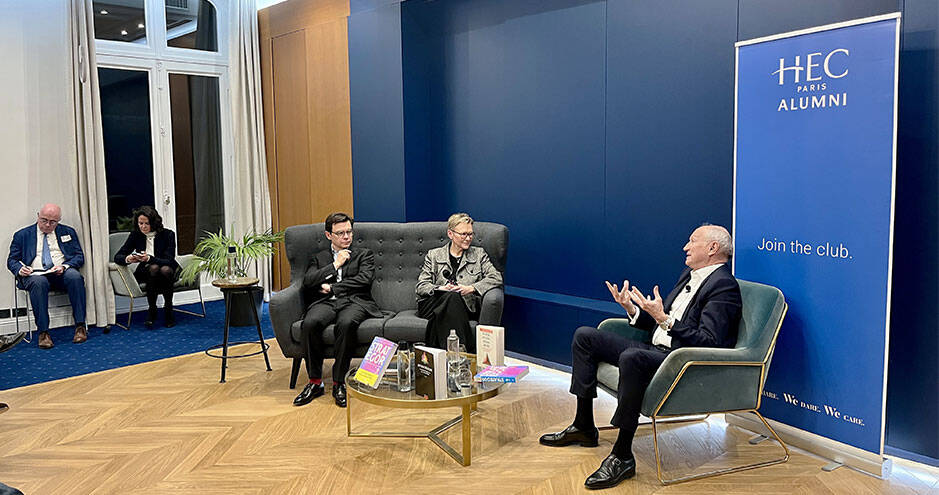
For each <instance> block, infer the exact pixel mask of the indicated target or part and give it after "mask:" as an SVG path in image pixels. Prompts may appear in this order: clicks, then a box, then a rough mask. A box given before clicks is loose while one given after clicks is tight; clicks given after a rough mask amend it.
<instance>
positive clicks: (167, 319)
mask: <svg viewBox="0 0 939 495" xmlns="http://www.w3.org/2000/svg"><path fill="white" fill-rule="evenodd" d="M163 325H164V326H165V327H166V328H173V327H175V326H176V317H175V316H173V313H172V312H169V313H166V315H165V316H164V317H163Z"/></svg>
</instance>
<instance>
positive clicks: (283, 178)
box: [271, 31, 313, 286]
mask: <svg viewBox="0 0 939 495" xmlns="http://www.w3.org/2000/svg"><path fill="white" fill-rule="evenodd" d="M271 52H272V53H271V55H272V73H273V88H274V93H273V95H274V101H273V103H274V105H273V108H274V149H275V152H274V163H275V167H274V168H275V170H274V176H275V181H276V184H277V189H276V194H272V201H273V202H274V205H273V206H274V208H276V210H277V220H278V222H279V225H278V226H277V228H278V229H283V228H286V227H288V226H290V225H296V224H301V223H306V222H308V221H309V219H310V214H311V212H312V209H313V208H312V197H311V195H310V181H311V177H312V174H313V171H312V170H311V168H310V150H309V141H308V136H309V128H310V126H309V116H308V115H307V84H306V82H307V81H306V70H305V64H304V61H305V60H306V40H305V37H304V33H303V31H297V32H294V33H291V34H287V35H284V36H280V37H277V38H274V39H273V42H272V44H271ZM277 261H278V265H279V273H280V274H281V280H280V281H281V286H283V285H284V282H285V281H289V274H290V267H289V266H288V265H287V260H286V258H285V257H284V256H280V257H279V259H278V260H277Z"/></svg>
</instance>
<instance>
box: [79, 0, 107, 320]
mask: <svg viewBox="0 0 939 495" xmlns="http://www.w3.org/2000/svg"><path fill="white" fill-rule="evenodd" d="M92 12H93V10H92V0H71V12H70V15H69V19H70V21H71V23H70V27H71V29H70V36H69V39H70V40H71V47H70V48H71V53H72V74H73V75H74V78H73V89H74V91H73V94H74V101H73V104H74V109H75V142H76V144H77V156H76V163H77V167H76V169H75V173H76V177H75V184H76V187H77V191H76V192H77V196H78V215H79V218H80V224H81V228H80V229H78V233H79V235H80V236H81V243H82V246H83V249H84V251H85V290H86V292H87V294H88V303H87V308H86V311H87V313H88V315H87V318H88V322H89V324H94V325H98V326H103V325H110V324H113V323H114V291H113V290H112V287H111V280H110V278H109V277H108V261H110V260H109V259H108V254H109V244H108V204H107V197H108V192H107V179H106V177H105V170H104V140H103V138H102V135H101V98H100V96H99V94H98V66H97V63H96V62H95V39H94V16H93V15H92Z"/></svg>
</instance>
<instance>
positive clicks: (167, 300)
mask: <svg viewBox="0 0 939 495" xmlns="http://www.w3.org/2000/svg"><path fill="white" fill-rule="evenodd" d="M134 278H136V279H137V281H138V282H143V283H145V284H147V303H148V304H149V305H150V311H151V312H153V311H156V301H157V296H159V295H160V294H163V309H165V310H166V311H167V312H169V311H171V310H172V309H173V284H174V283H176V270H175V269H174V268H173V267H171V266H166V265H162V266H161V265H157V264H150V265H138V267H137V270H135V271H134Z"/></svg>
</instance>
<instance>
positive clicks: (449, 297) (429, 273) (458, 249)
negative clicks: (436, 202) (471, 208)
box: [415, 213, 502, 352]
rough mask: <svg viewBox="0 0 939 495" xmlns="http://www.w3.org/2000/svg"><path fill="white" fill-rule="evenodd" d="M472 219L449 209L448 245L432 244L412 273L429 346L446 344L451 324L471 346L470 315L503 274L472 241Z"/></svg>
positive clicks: (472, 348)
mask: <svg viewBox="0 0 939 495" xmlns="http://www.w3.org/2000/svg"><path fill="white" fill-rule="evenodd" d="M473 235H474V234H473V219H472V218H470V216H469V215H467V214H466V213H454V214H453V215H450V219H449V220H448V221H447V237H449V238H450V242H449V243H447V245H445V246H442V247H439V248H434V249H431V250H430V251H428V252H427V256H425V257H424V266H423V268H421V274H420V276H419V277H418V278H417V286H416V287H415V292H417V316H419V317H421V318H426V319H427V320H429V321H428V322H427V331H426V334H425V336H424V340H425V342H426V343H427V345H428V346H430V347H437V348H441V349H446V346H447V336H449V335H450V330H451V329H453V330H456V334H457V336H458V337H459V338H460V342H461V343H465V344H466V350H467V351H469V352H475V350H476V333H475V332H474V331H473V329H472V328H470V325H469V322H470V320H474V319H478V318H479V307H480V305H481V303H482V298H483V295H484V294H485V293H486V291H488V290H489V289H492V288H494V287H500V286H501V285H502V274H501V273H499V270H496V267H495V266H493V265H492V262H491V261H489V255H488V254H486V251H485V250H484V249H483V248H481V247H478V246H471V245H470V244H472V242H473Z"/></svg>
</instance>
